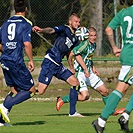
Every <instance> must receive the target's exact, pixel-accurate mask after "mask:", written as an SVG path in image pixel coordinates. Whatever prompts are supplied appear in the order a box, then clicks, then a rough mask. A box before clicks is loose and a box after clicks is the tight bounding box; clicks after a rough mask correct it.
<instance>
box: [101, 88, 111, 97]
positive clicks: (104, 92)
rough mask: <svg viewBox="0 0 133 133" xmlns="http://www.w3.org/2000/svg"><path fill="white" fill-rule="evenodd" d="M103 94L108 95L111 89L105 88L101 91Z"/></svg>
mask: <svg viewBox="0 0 133 133" xmlns="http://www.w3.org/2000/svg"><path fill="white" fill-rule="evenodd" d="M101 95H102V96H108V95H109V90H108V89H106V90H104V91H101Z"/></svg>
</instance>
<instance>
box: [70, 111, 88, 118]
mask: <svg viewBox="0 0 133 133" xmlns="http://www.w3.org/2000/svg"><path fill="white" fill-rule="evenodd" d="M69 117H85V116H83V115H81V114H80V113H78V112H75V113H74V114H73V115H70V114H69Z"/></svg>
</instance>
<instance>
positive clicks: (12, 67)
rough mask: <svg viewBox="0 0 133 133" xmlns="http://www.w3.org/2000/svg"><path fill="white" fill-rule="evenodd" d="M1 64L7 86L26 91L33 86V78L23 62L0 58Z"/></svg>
mask: <svg viewBox="0 0 133 133" xmlns="http://www.w3.org/2000/svg"><path fill="white" fill-rule="evenodd" d="M1 66H2V70H3V74H4V77H5V81H6V84H7V86H10V87H17V88H19V89H20V90H26V91H28V90H30V88H31V87H33V86H34V81H33V78H32V76H31V74H30V72H29V70H28V69H27V67H26V65H25V64H24V63H17V62H13V61H5V60H1Z"/></svg>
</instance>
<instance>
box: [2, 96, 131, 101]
mask: <svg viewBox="0 0 133 133" xmlns="http://www.w3.org/2000/svg"><path fill="white" fill-rule="evenodd" d="M4 99H5V98H3V97H1V98H0V101H4ZM56 99H57V98H56V97H50V98H34V97H33V98H30V99H29V100H27V101H40V102H41V101H56ZM128 100H129V99H128V98H123V99H122V100H121V101H128ZM87 101H102V98H93V97H90V99H89V100H87Z"/></svg>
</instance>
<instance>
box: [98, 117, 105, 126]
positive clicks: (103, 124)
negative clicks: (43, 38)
mask: <svg viewBox="0 0 133 133" xmlns="http://www.w3.org/2000/svg"><path fill="white" fill-rule="evenodd" d="M98 124H99V125H100V127H105V124H106V121H104V120H103V119H101V118H98Z"/></svg>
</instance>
